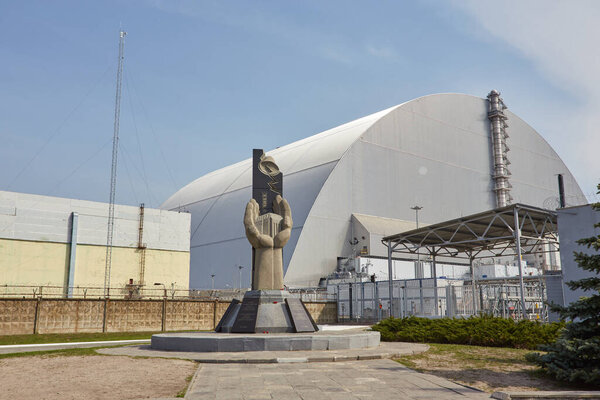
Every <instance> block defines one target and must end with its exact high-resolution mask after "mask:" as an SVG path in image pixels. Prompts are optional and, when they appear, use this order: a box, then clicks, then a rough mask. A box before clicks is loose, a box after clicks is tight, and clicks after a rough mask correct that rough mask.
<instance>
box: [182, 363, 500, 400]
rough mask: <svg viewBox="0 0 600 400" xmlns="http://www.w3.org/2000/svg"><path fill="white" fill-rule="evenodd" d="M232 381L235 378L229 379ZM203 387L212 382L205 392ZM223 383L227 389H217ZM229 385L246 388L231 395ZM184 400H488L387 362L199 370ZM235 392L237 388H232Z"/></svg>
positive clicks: (212, 366) (228, 366) (207, 367)
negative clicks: (222, 399) (223, 399)
mask: <svg viewBox="0 0 600 400" xmlns="http://www.w3.org/2000/svg"><path fill="white" fill-rule="evenodd" d="M233 377H236V378H233ZM205 382H217V385H216V386H212V389H211V390H214V392H211V391H209V390H206V389H207V387H206V385H205ZM225 382H227V383H228V384H230V386H220V385H219V383H225ZM235 385H242V387H244V385H246V388H249V387H254V388H256V390H255V391H252V390H251V389H241V390H239V391H236V390H235V389H234V387H235ZM192 386H193V387H190V390H188V394H187V395H186V399H188V400H204V399H221V398H227V396H231V397H229V398H240V397H239V396H241V398H242V399H262V398H266V399H311V400H320V399H327V400H332V399H333V400H335V399H344V400H346V399H375V400H380V399H408V400H411V399H432V398H434V399H436V400H453V399H464V400H466V399H489V398H490V396H489V394H487V393H484V392H480V391H477V390H475V389H470V388H467V387H464V386H461V385H458V384H455V383H453V382H450V381H447V380H445V379H442V378H438V377H432V376H431V375H426V374H421V373H419V372H416V371H413V370H410V369H408V368H406V367H404V366H402V365H400V364H399V363H397V362H395V361H392V360H368V361H352V362H344V363H303V364H277V365H273V364H253V365H242V364H203V365H202V366H201V367H200V368H199V369H198V372H197V373H196V376H195V377H194V380H193V382H192ZM238 388H239V386H238Z"/></svg>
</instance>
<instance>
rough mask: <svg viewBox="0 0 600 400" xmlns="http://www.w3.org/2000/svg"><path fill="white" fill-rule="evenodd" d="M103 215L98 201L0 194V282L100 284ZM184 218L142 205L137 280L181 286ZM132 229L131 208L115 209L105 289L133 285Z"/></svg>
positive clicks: (184, 283) (185, 278) (135, 223)
mask: <svg viewBox="0 0 600 400" xmlns="http://www.w3.org/2000/svg"><path fill="white" fill-rule="evenodd" d="M74 214H76V216H77V217H76V218H74V217H73V216H74ZM107 216H108V204H106V203H97V202H91V201H82V200H74V199H64V198H56V197H48V196H37V195H31V194H25V193H14V192H3V191H0V285H8V286H14V285H31V286H41V285H48V286H56V287H58V289H56V290H60V289H59V288H60V287H63V288H64V287H66V286H67V285H68V286H87V287H103V286H104V270H105V264H106V235H107V223H108V222H107V221H108V217H107ZM190 219H191V218H190V215H189V214H187V213H178V212H171V211H165V210H156V209H149V208H145V209H144V223H143V235H142V243H143V245H144V246H145V247H146V248H145V250H143V252H144V256H145V268H144V271H145V273H144V281H145V283H147V284H149V285H152V284H153V283H154V282H160V283H164V284H165V285H167V286H171V284H172V283H174V288H177V289H188V288H189V261H190V254H189V250H190ZM74 225H75V226H74ZM139 226H140V208H139V207H132V206H121V205H116V206H115V225H114V238H113V246H114V247H113V252H112V267H111V279H110V286H111V287H122V286H124V285H125V284H127V283H129V280H130V279H133V281H134V282H135V283H136V284H137V283H139V280H140V278H141V275H140V272H141V271H140V259H141V257H142V250H140V249H139V248H138V244H139ZM74 227H75V232H76V235H75V238H74V241H73V242H74V244H75V247H74V248H75V259H74V260H73V261H74V262H71V247H72V243H71V242H72V239H73V238H72V233H73V228H74ZM70 265H72V266H73V267H74V270H73V273H72V274H71V275H72V279H71V280H69V268H70Z"/></svg>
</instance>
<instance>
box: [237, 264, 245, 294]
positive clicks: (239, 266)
mask: <svg viewBox="0 0 600 400" xmlns="http://www.w3.org/2000/svg"><path fill="white" fill-rule="evenodd" d="M243 268H244V267H243V266H241V265H238V269H239V270H240V289H241V288H242V269H243Z"/></svg>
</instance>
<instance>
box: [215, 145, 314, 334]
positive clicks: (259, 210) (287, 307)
mask: <svg viewBox="0 0 600 400" xmlns="http://www.w3.org/2000/svg"><path fill="white" fill-rule="evenodd" d="M252 168H253V171H252V199H250V201H249V202H248V204H247V205H246V211H245V213H244V228H245V231H246V237H247V238H248V241H249V242H250V244H251V246H252V286H251V290H250V291H248V292H246V294H245V295H244V299H243V301H242V303H241V304H240V303H239V302H236V301H234V302H232V303H231V305H230V306H229V308H228V309H227V311H226V312H225V314H224V315H223V318H222V319H221V322H219V324H218V325H217V328H216V329H215V330H216V331H217V332H232V333H267V332H269V333H282V332H315V331H317V330H318V328H317V325H316V324H315V322H314V321H313V319H312V317H311V316H310V313H309V312H308V310H307V309H306V307H305V306H304V304H303V303H302V301H301V300H300V298H299V297H298V296H295V295H293V294H291V293H289V292H288V291H287V290H285V289H284V286H283V247H284V246H285V245H286V243H287V242H288V240H289V238H290V234H291V231H292V224H293V222H292V211H291V208H290V205H289V204H288V202H287V200H285V199H284V198H283V174H282V173H281V171H280V170H279V167H278V166H277V164H276V163H275V160H273V158H272V157H270V156H266V155H265V154H264V152H263V150H261V149H254V151H253V164H252Z"/></svg>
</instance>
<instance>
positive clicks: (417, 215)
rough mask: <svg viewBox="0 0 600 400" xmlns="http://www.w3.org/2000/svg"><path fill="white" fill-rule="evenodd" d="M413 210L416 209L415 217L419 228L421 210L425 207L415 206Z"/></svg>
mask: <svg viewBox="0 0 600 400" xmlns="http://www.w3.org/2000/svg"><path fill="white" fill-rule="evenodd" d="M410 209H411V210H415V219H416V222H417V229H419V211H420V210H422V209H423V207H420V206H414V207H411V208H410Z"/></svg>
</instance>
